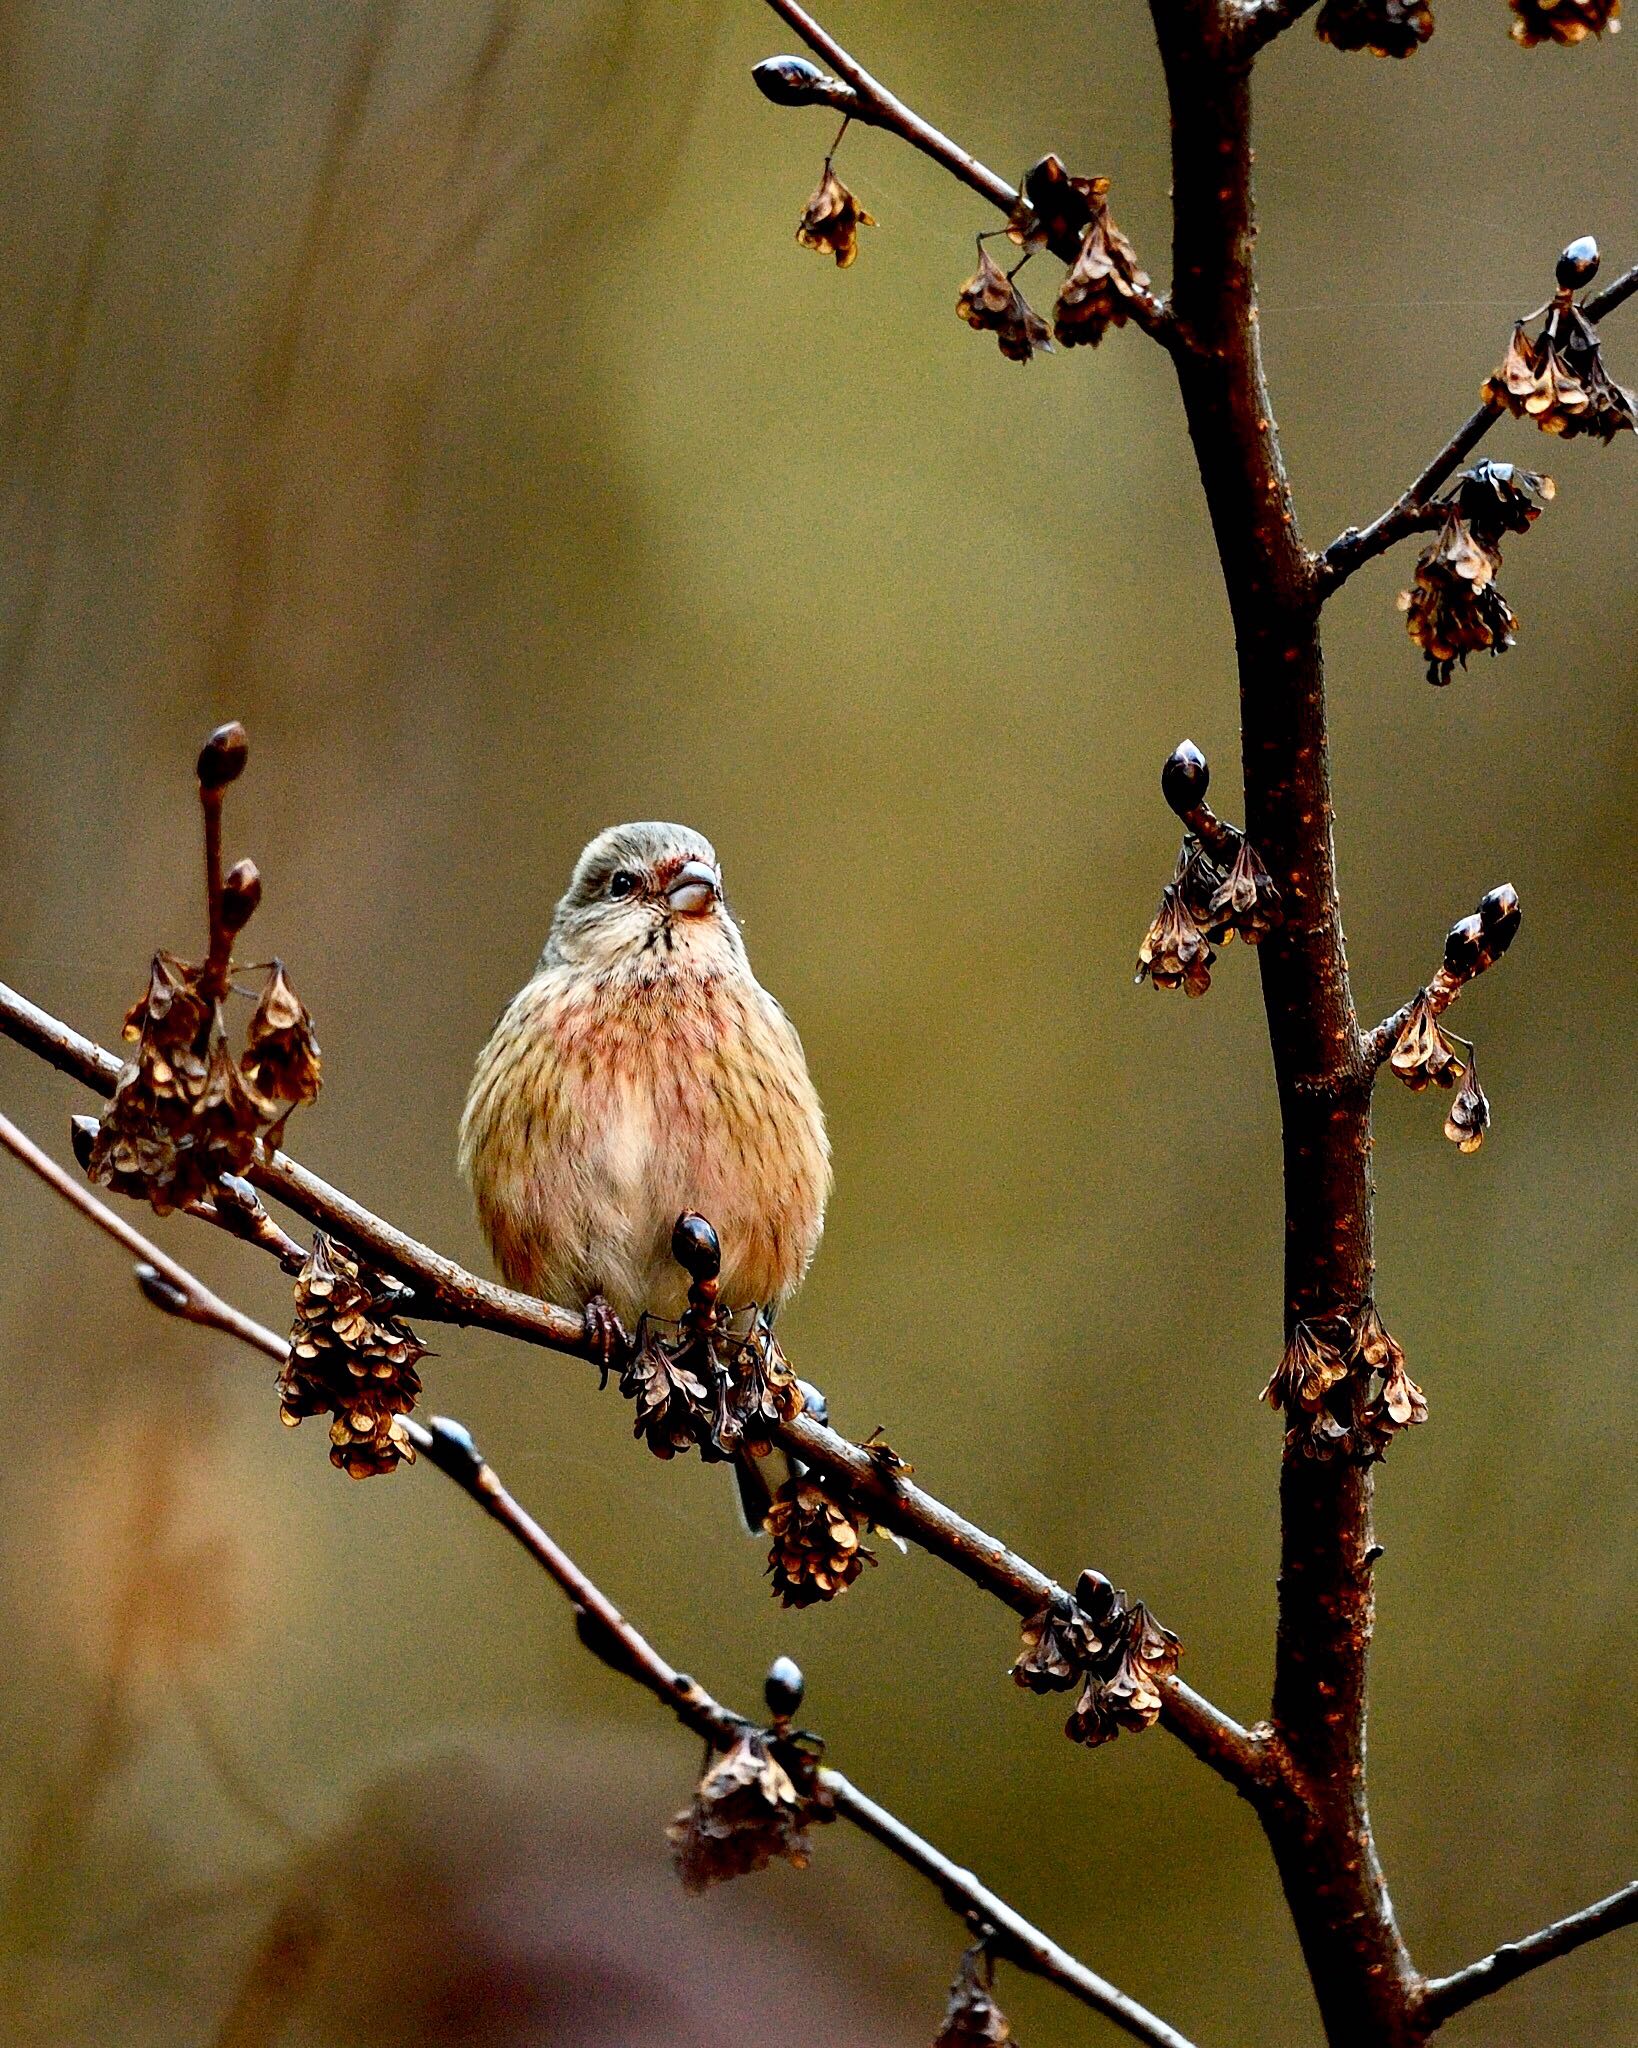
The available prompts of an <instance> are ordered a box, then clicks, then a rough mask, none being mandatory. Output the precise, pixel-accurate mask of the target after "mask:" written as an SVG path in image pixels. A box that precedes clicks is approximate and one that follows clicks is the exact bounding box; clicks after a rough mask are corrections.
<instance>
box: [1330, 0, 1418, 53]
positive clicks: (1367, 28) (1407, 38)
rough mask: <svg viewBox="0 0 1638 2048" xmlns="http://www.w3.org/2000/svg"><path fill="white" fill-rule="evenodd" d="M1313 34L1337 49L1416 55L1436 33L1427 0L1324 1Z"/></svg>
mask: <svg viewBox="0 0 1638 2048" xmlns="http://www.w3.org/2000/svg"><path fill="white" fill-rule="evenodd" d="M1314 33H1315V34H1316V35H1317V36H1318V37H1319V39H1320V41H1321V42H1322V43H1329V44H1330V45H1331V47H1332V48H1333V49H1336V50H1369V51H1370V52H1371V54H1372V56H1375V57H1413V56H1415V54H1416V52H1417V51H1418V50H1419V49H1420V48H1421V47H1422V45H1423V44H1424V43H1425V42H1426V41H1427V39H1428V37H1429V36H1431V35H1432V33H1433V10H1432V8H1431V7H1429V6H1428V5H1427V0H1325V5H1324V6H1323V7H1322V8H1321V9H1320V12H1319V19H1318V20H1317V21H1316V22H1315V23H1314Z"/></svg>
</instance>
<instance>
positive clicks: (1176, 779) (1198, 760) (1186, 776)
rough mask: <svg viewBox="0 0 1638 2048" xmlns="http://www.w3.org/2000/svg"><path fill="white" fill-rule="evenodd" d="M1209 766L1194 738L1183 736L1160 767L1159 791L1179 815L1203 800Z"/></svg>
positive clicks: (1209, 779) (1209, 780) (1195, 807)
mask: <svg viewBox="0 0 1638 2048" xmlns="http://www.w3.org/2000/svg"><path fill="white" fill-rule="evenodd" d="M1210 786H1211V770H1210V769H1209V768H1208V767H1207V766H1206V757H1205V755H1204V754H1202V753H1201V751H1200V749H1199V748H1198V747H1197V746H1196V745H1195V743H1194V741H1193V740H1182V741H1180V742H1179V743H1178V745H1177V746H1176V747H1174V748H1173V750H1172V752H1171V754H1170V756H1169V757H1168V759H1167V762H1166V765H1165V767H1164V768H1162V769H1161V771H1160V793H1161V795H1162V796H1163V797H1164V798H1165V799H1166V801H1167V803H1168V804H1170V805H1171V807H1172V809H1173V810H1174V811H1176V813H1177V815H1178V816H1179V817H1180V818H1183V817H1187V816H1188V814H1189V812H1190V811H1192V810H1197V809H1198V808H1199V806H1200V805H1201V804H1203V803H1204V802H1205V801H1206V791H1207V790H1208V789H1209V788H1210Z"/></svg>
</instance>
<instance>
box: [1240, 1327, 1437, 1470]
mask: <svg viewBox="0 0 1638 2048" xmlns="http://www.w3.org/2000/svg"><path fill="white" fill-rule="evenodd" d="M1262 1398H1263V1399H1264V1400H1265V1401H1267V1403H1268V1404H1269V1406H1270V1407H1271V1408H1283V1409H1284V1411H1285V1418H1286V1435H1285V1448H1286V1455H1287V1456H1288V1457H1305V1458H1334V1457H1337V1456H1339V1455H1343V1454H1346V1455H1349V1456H1352V1457H1355V1458H1358V1459H1360V1460H1361V1461H1362V1462H1364V1463H1367V1464H1369V1463H1373V1462H1375V1461H1376V1460H1378V1459H1380V1458H1382V1457H1383V1456H1385V1455H1386V1453H1387V1448H1388V1444H1389V1442H1390V1441H1391V1440H1392V1438H1393V1437H1394V1436H1395V1435H1396V1434H1397V1433H1398V1431H1400V1430H1401V1429H1408V1428H1410V1427H1412V1426H1413V1425H1414V1424H1416V1423H1419V1422H1426V1421H1427V1419H1428V1404H1427V1399H1426V1397H1425V1396H1424V1394H1423V1392H1422V1389H1421V1388H1420V1387H1419V1386H1418V1385H1417V1384H1416V1382H1415V1381H1414V1380H1413V1379H1412V1378H1411V1376H1410V1374H1409V1373H1408V1372H1407V1371H1406V1369H1405V1354H1404V1352H1403V1350H1402V1349H1401V1348H1400V1346H1399V1345H1398V1344H1397V1343H1396V1342H1395V1341H1394V1339H1393V1338H1392V1337H1391V1336H1389V1334H1388V1332H1387V1330H1386V1329H1385V1328H1384V1326H1383V1322H1382V1318H1381V1316H1380V1315H1379V1314H1378V1313H1377V1309H1376V1305H1375V1303H1374V1302H1371V1301H1365V1302H1361V1303H1360V1304H1359V1306H1358V1307H1357V1308H1353V1309H1345V1310H1338V1311H1337V1312H1336V1313H1335V1314H1334V1315H1330V1316H1325V1317H1321V1318H1317V1319H1315V1320H1314V1321H1312V1322H1299V1323H1297V1324H1296V1325H1295V1326H1294V1327H1293V1329H1292V1332H1291V1335H1290V1337H1289V1338H1288V1339H1287V1340H1286V1346H1285V1350H1284V1352H1283V1353H1282V1354H1281V1357H1280V1362H1279V1364H1278V1365H1277V1366H1276V1367H1275V1368H1274V1371H1273V1373H1272V1375H1271V1376H1270V1378H1269V1382H1268V1385H1267V1386H1266V1387H1264V1389H1263V1394H1262Z"/></svg>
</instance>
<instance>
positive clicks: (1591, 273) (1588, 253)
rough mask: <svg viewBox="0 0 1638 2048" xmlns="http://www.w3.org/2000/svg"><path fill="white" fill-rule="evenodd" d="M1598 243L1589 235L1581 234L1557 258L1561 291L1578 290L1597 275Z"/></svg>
mask: <svg viewBox="0 0 1638 2048" xmlns="http://www.w3.org/2000/svg"><path fill="white" fill-rule="evenodd" d="M1598 263H1599V256H1598V244H1597V243H1596V242H1595V241H1594V240H1593V238H1592V236H1591V235H1581V236H1579V237H1578V238H1577V239H1576V240H1575V241H1573V242H1572V243H1571V244H1570V246H1569V247H1568V248H1567V249H1566V250H1565V251H1564V253H1563V255H1562V256H1560V257H1559V259H1558V271H1557V276H1558V282H1559V288H1560V290H1561V291H1567V292H1575V291H1579V290H1580V289H1581V287H1582V286H1583V285H1584V284H1591V283H1592V281H1593V279H1594V278H1595V277H1596V276H1597V275H1598Z"/></svg>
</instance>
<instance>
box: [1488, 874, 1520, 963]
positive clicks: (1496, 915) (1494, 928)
mask: <svg viewBox="0 0 1638 2048" xmlns="http://www.w3.org/2000/svg"><path fill="white" fill-rule="evenodd" d="M1522 914H1523V913H1522V912H1521V911H1520V909H1519V892H1518V891H1517V889H1515V888H1514V887H1513V885H1512V883H1511V882H1503V883H1502V885H1501V887H1500V888H1499V889H1492V890H1491V892H1490V894H1489V895H1488V896H1486V897H1483V898H1482V899H1481V901H1480V903H1479V923H1480V924H1481V925H1482V926H1483V927H1484V943H1485V948H1486V950H1487V951H1488V952H1489V954H1490V957H1491V959H1493V960H1499V959H1500V958H1501V956H1502V955H1503V953H1505V952H1506V951H1507V949H1508V947H1509V946H1510V945H1512V943H1513V941H1514V939H1515V938H1516V937H1517V935H1518V929H1519V918H1520V917H1521V915H1522Z"/></svg>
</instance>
